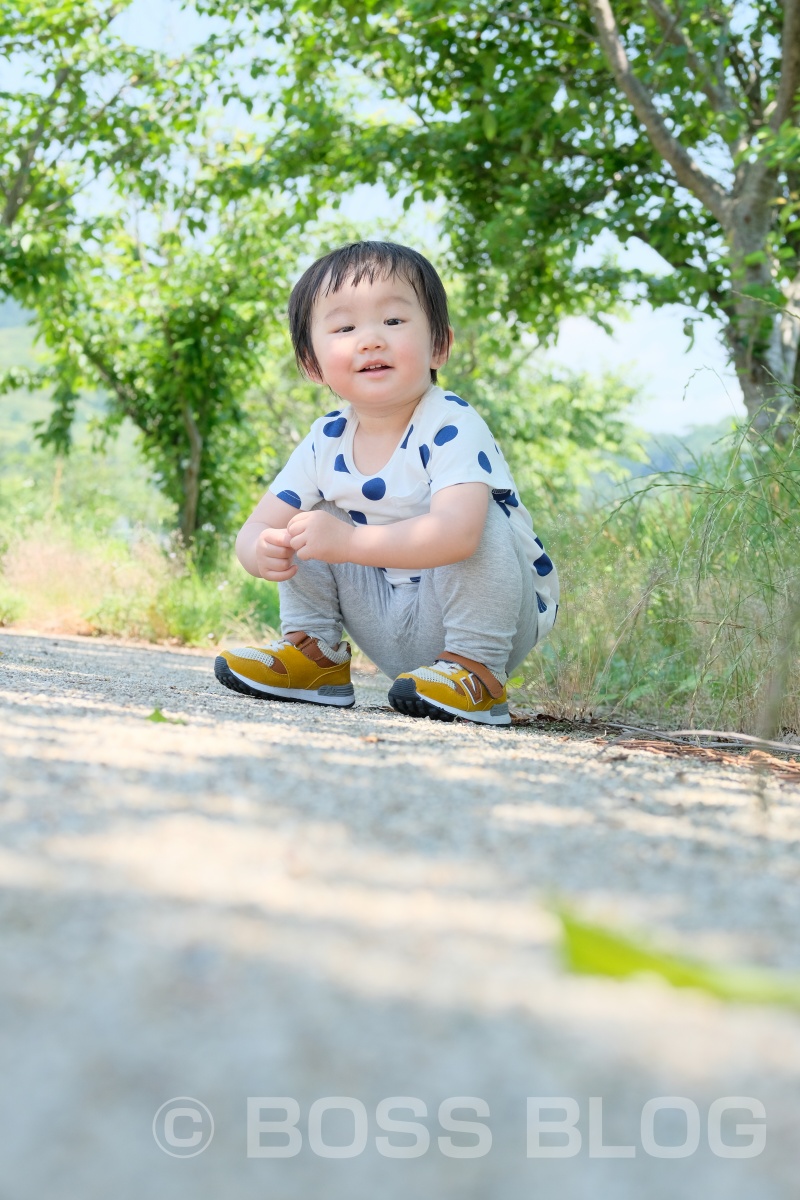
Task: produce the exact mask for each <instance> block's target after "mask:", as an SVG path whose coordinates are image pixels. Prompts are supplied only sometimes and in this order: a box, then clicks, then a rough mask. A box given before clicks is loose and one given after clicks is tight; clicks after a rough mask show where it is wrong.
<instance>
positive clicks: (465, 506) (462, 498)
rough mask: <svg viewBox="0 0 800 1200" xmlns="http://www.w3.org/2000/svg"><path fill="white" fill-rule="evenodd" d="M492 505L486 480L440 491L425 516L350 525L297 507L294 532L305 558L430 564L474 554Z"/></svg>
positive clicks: (296, 547) (294, 546)
mask: <svg viewBox="0 0 800 1200" xmlns="http://www.w3.org/2000/svg"><path fill="white" fill-rule="evenodd" d="M488 509H489V488H488V487H487V485H486V484H485V483H459V484H455V485H454V486H453V487H446V488H442V490H441V491H440V492H437V493H436V494H435V495H434V496H433V497H432V498H431V510H430V512H429V513H425V515H424V516H421V517H409V518H407V519H406V520H405V521H394V522H392V523H391V524H390V525H348V524H346V523H345V522H344V521H339V520H338V519H337V518H336V517H333V516H331V515H330V513H326V512H319V511H316V512H300V513H299V512H296V511H295V512H293V513H292V515H291V519H290V520H289V522H288V532H289V536H290V539H291V541H290V545H291V548H292V550H294V551H295V552H296V553H297V557H298V558H299V559H307V558H316V559H320V560H321V561H322V562H331V563H339V562H352V563H360V564H361V565H362V566H365V567H398V568H403V567H406V568H413V567H420V568H422V569H425V568H427V567H442V566H444V565H445V564H446V563H454V562H461V561H462V560H463V559H465V558H470V557H471V555H473V554H474V553H475V551H476V550H477V548H478V543H479V542H480V540H481V537H482V535H483V527H484V525H485V524H486V513H487V512H488ZM256 511H258V510H256ZM245 565H246V564H245ZM286 578H289V576H286Z"/></svg>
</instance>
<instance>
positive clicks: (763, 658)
mask: <svg viewBox="0 0 800 1200" xmlns="http://www.w3.org/2000/svg"><path fill="white" fill-rule="evenodd" d="M751 436H752V431H751V430H749V429H744V430H738V431H737V432H735V433H734V434H731V435H728V437H726V438H724V439H723V440H722V441H721V442H720V443H719V444H718V445H717V447H716V448H715V451H716V452H715V453H714V454H709V455H708V456H707V457H706V458H705V459H703V460H700V461H698V462H697V463H696V464H695V467H694V470H692V471H683V472H672V473H660V474H657V475H654V476H652V477H651V478H650V479H649V480H645V481H644V483H643V484H641V483H640V485H639V486H638V487H637V490H636V491H634V492H632V493H631V496H630V499H629V500H628V502H626V503H623V504H622V505H621V506H619V507H617V508H616V510H615V511H614V512H613V513H612V514H611V515H605V516H602V517H601V516H600V514H596V515H594V516H592V515H591V514H584V515H583V516H582V517H578V518H577V519H576V520H575V521H574V522H572V523H571V527H570V528H569V529H563V528H562V529H561V530H554V537H553V541H552V544H548V551H549V552H550V553H551V554H552V556H553V558H554V559H555V561H556V562H558V564H559V568H560V573H561V575H562V578H563V581H564V590H565V596H566V598H567V602H566V603H565V604H564V605H563V606H562V609H561V611H560V613H559V621H558V623H557V626H556V629H555V631H554V633H553V635H552V638H551V639H548V641H547V642H545V643H544V645H543V646H542V647H541V649H540V650H539V651H538V652H537V653H535V654H534V655H533V656H532V657H531V659H530V660H529V663H528V667H529V671H528V684H527V694H528V698H529V700H530V701H531V702H533V703H536V704H538V705H540V706H543V707H545V708H547V709H548V710H549V711H552V712H554V713H555V714H558V715H576V714H577V715H581V714H584V713H586V712H587V711H592V710H594V711H595V712H597V713H602V714H605V715H612V714H626V713H627V714H630V713H635V714H636V715H637V718H638V719H639V720H642V719H650V720H653V721H655V722H657V723H659V724H660V725H662V727H663V726H664V725H669V724H672V725H676V724H677V725H678V726H684V727H686V726H690V725H694V726H695V727H712V728H729V729H738V730H742V731H744V732H751V733H761V732H764V713H765V709H766V707H767V706H768V704H769V703H770V694H771V691H772V688H773V685H774V681H775V679H776V678H778V676H780V677H781V679H782V691H783V697H782V704H781V705H780V712H779V713H778V714H777V720H776V723H775V724H776V730H775V731H776V732H778V733H780V731H781V730H784V731H785V730H794V731H800V663H799V662H798V656H797V653H796V646H797V630H796V627H795V625H794V624H792V623H791V620H790V618H791V614H792V612H793V610H794V607H795V604H796V599H797V596H798V592H800V533H798V529H799V528H800V524H798V509H799V508H800V468H799V467H798V464H797V454H796V445H795V444H789V445H787V446H785V447H776V446H775V445H772V444H770V443H769V442H767V441H765V440H763V439H761V440H758V441H756V442H755V443H753V442H752V441H751ZM784 668H786V670H785V671H784Z"/></svg>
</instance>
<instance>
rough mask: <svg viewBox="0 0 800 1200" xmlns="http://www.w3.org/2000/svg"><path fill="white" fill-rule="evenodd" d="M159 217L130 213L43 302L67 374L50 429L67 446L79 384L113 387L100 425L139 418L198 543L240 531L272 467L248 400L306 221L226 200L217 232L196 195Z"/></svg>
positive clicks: (10, 378)
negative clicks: (198, 219)
mask: <svg viewBox="0 0 800 1200" xmlns="http://www.w3.org/2000/svg"><path fill="white" fill-rule="evenodd" d="M157 215H158V216H159V218H160V219H159V221H158V224H156V225H154V227H153V229H152V231H151V234H150V236H149V237H145V235H144V234H143V233H139V234H138V235H137V234H136V233H133V232H129V231H128V230H127V229H126V228H125V226H124V225H122V226H120V227H118V228H116V229H114V230H112V232H111V233H110V234H109V235H108V236H107V237H106V238H104V239H103V241H102V242H98V244H97V245H96V246H95V247H94V248H93V249H92V250H90V249H89V248H86V249H84V251H83V253H82V255H81V257H80V259H79V260H78V261H77V262H76V265H75V270H74V272H73V273H72V274H71V275H70V277H69V279H68V280H66V281H63V282H62V284H61V285H60V286H59V287H58V288H54V289H53V290H52V292H51V293H50V294H49V303H48V304H47V306H46V307H44V308H42V309H41V311H40V316H39V332H40V336H41V337H42V338H43V339H44V341H45V342H46V344H47V346H48V347H49V349H50V356H49V357H50V363H49V367H48V369H47V372H46V374H47V375H49V378H50V379H51V380H52V382H53V383H54V384H55V390H54V394H53V410H52V413H51V415H50V419H49V421H48V423H47V425H46V427H45V428H44V429H43V430H42V433H41V437H42V440H43V442H44V443H45V444H46V445H51V446H52V447H53V448H54V449H56V450H57V451H59V452H62V453H63V452H66V451H67V450H68V448H69V443H70V430H71V426H72V423H73V419H74V415H75V406H76V401H77V397H78V395H79V393H80V392H81V391H82V390H85V389H87V388H88V389H92V388H96V387H102V388H103V390H104V392H105V394H106V396H107V398H108V402H107V408H106V412H105V414H104V416H103V418H102V419H101V420H99V421H97V422H96V423H95V424H96V426H97V428H98V429H99V430H100V431H102V432H104V433H106V434H108V433H109V432H111V431H112V430H113V429H114V428H115V426H117V425H118V424H119V422H120V421H121V420H122V419H123V418H128V419H129V420H130V421H132V422H133V424H134V425H135V426H136V428H137V429H138V430H139V431H140V434H141V442H142V448H143V450H144V453H145V455H146V457H147V459H148V461H149V462H150V464H151V466H152V468H153V470H154V472H155V477H156V478H157V479H158V480H159V482H160V484H161V487H162V489H163V491H164V493H165V495H166V496H167V497H168V498H169V499H170V500H171V501H172V502H173V503H174V504H175V505H176V506H177V508H178V511H179V513H180V527H181V531H182V534H183V537H184V540H185V542H186V543H187V544H189V542H191V541H192V540H193V539H195V537H196V535H197V533H198V531H202V532H203V533H206V534H214V533H215V532H217V531H222V532H228V531H229V530H230V529H231V528H232V527H233V525H234V524H236V522H237V521H238V520H239V517H240V511H241V509H242V507H244V506H246V504H247V503H248V502H249V500H250V498H251V495H252V491H253V484H254V481H255V480H257V479H258V478H259V477H260V476H261V473H262V468H263V463H264V450H263V449H262V448H261V447H260V446H259V443H258V439H257V436H256V428H255V426H254V424H253V423H252V422H251V421H250V420H249V412H248V408H249V407H252V403H253V399H254V396H255V393H256V389H257V387H258V385H259V383H260V373H261V369H262V361H263V359H264V357H265V355H266V352H267V350H268V348H269V344H270V341H269V339H270V337H271V336H274V327H275V325H276V322H277V320H278V317H277V312H278V309H279V308H280V307H281V306H282V304H283V302H284V297H285V295H286V292H287V290H288V286H289V284H288V279H287V275H288V272H289V270H290V269H291V267H292V265H293V262H294V250H293V245H292V243H293V241H294V239H295V238H296V237H297V236H298V228H299V222H298V218H297V214H296V213H295V212H294V211H285V210H283V209H282V208H281V207H280V206H277V205H273V206H270V205H268V204H267V203H266V202H265V201H264V199H263V198H259V199H258V200H257V202H256V203H254V204H252V205H250V206H247V207H245V206H244V205H241V204H240V205H236V206H230V207H229V208H225V209H221V210H218V212H217V213H216V222H215V225H216V227H215V230H214V232H213V233H210V232H209V233H207V234H203V233H195V234H193V232H192V222H193V220H194V217H193V213H192V209H191V207H190V206H189V205H187V206H186V207H184V208H183V209H182V210H181V209H178V210H173V211H172V212H168V213H163V212H162V213H158V214H157ZM26 381H27V383H28V385H29V386H33V387H40V386H41V385H42V383H43V374H42V371H41V370H39V371H38V372H33V373H32V374H30V375H29V376H28V377H27V380H26V378H25V377H24V375H23V374H22V373H21V372H19V371H16V372H13V371H12V372H10V373H9V374H8V375H7V376H6V385H7V386H8V387H18V386H20V384H22V383H25V382H26ZM205 540H206V541H208V540H209V539H208V538H206V539H205Z"/></svg>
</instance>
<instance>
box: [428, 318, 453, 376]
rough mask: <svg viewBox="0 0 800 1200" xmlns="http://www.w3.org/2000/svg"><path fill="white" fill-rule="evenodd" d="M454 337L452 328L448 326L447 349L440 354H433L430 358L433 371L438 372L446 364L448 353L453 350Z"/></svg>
mask: <svg viewBox="0 0 800 1200" xmlns="http://www.w3.org/2000/svg"><path fill="white" fill-rule="evenodd" d="M455 336H456V335H455V334H454V332H453V326H452V325H448V326H447V349H446V350H445V351H444V352H443V353H441V354H434V356H433V357H432V358H431V368H432V369H433V370H434V371H438V370H439V367H443V366H444V364H445V363H446V362H447V360H448V358H449V357H450V351H451V350H452V349H453V342H454V341H455Z"/></svg>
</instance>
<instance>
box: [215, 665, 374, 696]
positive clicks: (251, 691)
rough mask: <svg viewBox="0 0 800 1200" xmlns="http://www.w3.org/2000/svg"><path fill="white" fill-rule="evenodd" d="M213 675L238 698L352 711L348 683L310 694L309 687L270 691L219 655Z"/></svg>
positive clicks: (323, 688) (272, 689)
mask: <svg viewBox="0 0 800 1200" xmlns="http://www.w3.org/2000/svg"><path fill="white" fill-rule="evenodd" d="M214 674H215V675H216V677H217V679H218V680H219V682H220V683H221V684H222V685H223V686H224V687H226V688H230V689H231V691H232V692H239V693H240V694H241V695H242V696H254V697H255V698H256V700H286V701H290V702H292V703H294V704H327V705H329V706H333V707H334V708H352V707H353V705H354V704H355V702H356V693H355V689H354V687H353V685H352V683H340V684H331V685H330V686H329V687H322V688H319V690H318V691H316V692H314V691H311V689H309V688H271V687H267V686H266V685H265V684H262V683H256V682H255V681H254V680H252V679H247V678H246V677H245V676H244V675H239V674H238V673H237V672H236V671H234V670H233V669H232V667H230V665H229V664H228V661H227V659H224V658H223V657H222V655H220V656H219V657H218V658H217V659H216V661H215V663H214Z"/></svg>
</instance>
